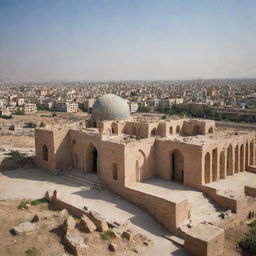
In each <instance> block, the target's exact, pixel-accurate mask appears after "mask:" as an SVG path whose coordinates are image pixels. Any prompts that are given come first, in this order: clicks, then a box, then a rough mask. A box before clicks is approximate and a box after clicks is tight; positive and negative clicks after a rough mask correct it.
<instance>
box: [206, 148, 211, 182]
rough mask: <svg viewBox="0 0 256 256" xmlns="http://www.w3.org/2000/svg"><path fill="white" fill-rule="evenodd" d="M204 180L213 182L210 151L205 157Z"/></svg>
mask: <svg viewBox="0 0 256 256" xmlns="http://www.w3.org/2000/svg"><path fill="white" fill-rule="evenodd" d="M204 181H205V183H209V182H211V156H210V153H209V152H208V153H206V155H205V157H204Z"/></svg>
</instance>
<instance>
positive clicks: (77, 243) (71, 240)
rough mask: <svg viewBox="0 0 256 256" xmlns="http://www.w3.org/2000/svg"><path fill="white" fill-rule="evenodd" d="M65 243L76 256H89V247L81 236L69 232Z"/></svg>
mask: <svg viewBox="0 0 256 256" xmlns="http://www.w3.org/2000/svg"><path fill="white" fill-rule="evenodd" d="M63 242H64V244H65V245H66V246H67V247H68V248H69V249H70V250H71V251H72V252H73V253H74V254H75V255H78V256H80V255H81V256H82V255H83V256H85V255H87V245H86V244H85V243H84V239H83V237H81V236H80V235H78V234H76V233H74V232H67V233H66V235H65V237H64V241H63Z"/></svg>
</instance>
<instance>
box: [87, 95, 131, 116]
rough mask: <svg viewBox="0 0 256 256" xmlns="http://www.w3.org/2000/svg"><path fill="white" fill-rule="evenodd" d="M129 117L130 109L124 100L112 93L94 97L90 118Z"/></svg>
mask: <svg viewBox="0 0 256 256" xmlns="http://www.w3.org/2000/svg"><path fill="white" fill-rule="evenodd" d="M129 118H130V109H129V106H128V104H127V102H126V100H124V99H122V98H121V97H119V96H117V95H114V94H105V95H103V96H102V97H99V98H97V99H96V101H95V103H94V105H93V107H92V119H93V120H98V121H104V120H127V119H129Z"/></svg>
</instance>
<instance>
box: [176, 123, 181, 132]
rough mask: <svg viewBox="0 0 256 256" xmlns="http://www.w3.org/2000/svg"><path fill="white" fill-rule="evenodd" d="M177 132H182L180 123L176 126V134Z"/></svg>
mask: <svg viewBox="0 0 256 256" xmlns="http://www.w3.org/2000/svg"><path fill="white" fill-rule="evenodd" d="M177 133H180V126H179V125H178V126H176V134H177Z"/></svg>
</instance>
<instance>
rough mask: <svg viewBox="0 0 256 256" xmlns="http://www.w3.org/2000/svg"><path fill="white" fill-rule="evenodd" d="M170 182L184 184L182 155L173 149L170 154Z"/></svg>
mask: <svg viewBox="0 0 256 256" xmlns="http://www.w3.org/2000/svg"><path fill="white" fill-rule="evenodd" d="M171 168H172V180H175V181H179V182H182V183H183V182H184V157H183V154H182V153H181V152H180V151H179V150H177V149H175V150H174V151H173V152H172V153H171Z"/></svg>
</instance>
